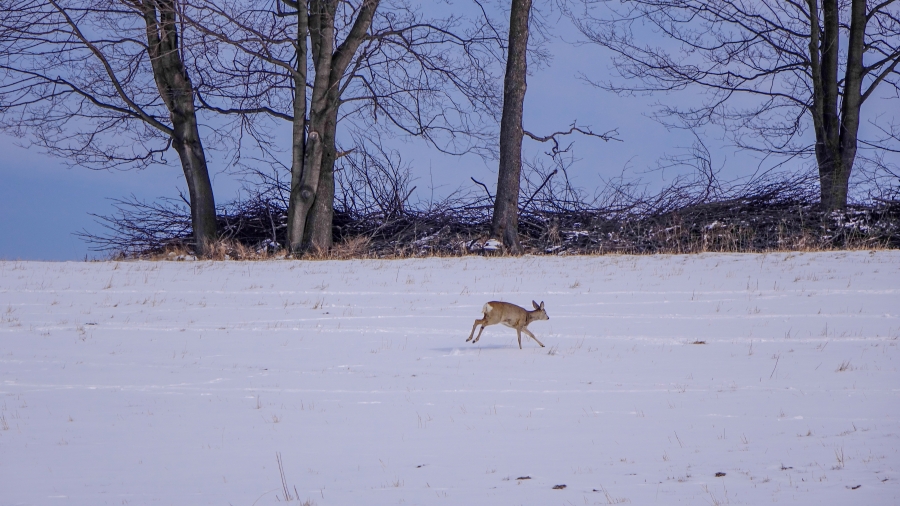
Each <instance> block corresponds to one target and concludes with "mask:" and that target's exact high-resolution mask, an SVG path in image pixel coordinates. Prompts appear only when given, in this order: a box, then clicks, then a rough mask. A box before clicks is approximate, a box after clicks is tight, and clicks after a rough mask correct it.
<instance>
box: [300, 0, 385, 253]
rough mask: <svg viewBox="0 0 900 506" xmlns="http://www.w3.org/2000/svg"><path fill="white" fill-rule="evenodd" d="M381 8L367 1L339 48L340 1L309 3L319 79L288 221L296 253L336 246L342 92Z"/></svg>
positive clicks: (377, 1) (312, 40)
mask: <svg viewBox="0 0 900 506" xmlns="http://www.w3.org/2000/svg"><path fill="white" fill-rule="evenodd" d="M379 3H380V0H365V1H364V2H363V3H362V5H361V6H360V8H359V10H358V14H357V16H356V20H354V22H353V27H352V28H351V29H350V31H349V33H348V34H347V37H346V38H345V39H344V41H343V42H342V43H341V44H340V46H338V47H337V48H336V49H335V47H334V44H335V27H334V21H335V20H334V17H335V12H336V9H337V4H338V0H310V2H309V37H310V42H311V43H312V58H313V66H314V68H315V72H316V75H315V79H314V80H313V90H312V99H311V101H310V108H309V134H308V143H307V146H306V154H305V161H304V164H303V170H302V171H301V174H300V176H299V181H298V183H297V184H293V181H292V191H291V200H290V202H289V204H288V216H289V217H290V219H291V220H293V221H292V222H291V223H292V227H291V228H290V230H291V231H292V236H291V240H290V248H291V250H292V252H294V253H300V252H303V251H305V250H308V249H314V250H316V251H327V250H328V248H330V247H331V226H332V215H333V206H334V202H333V200H334V153H335V141H334V137H335V129H336V121H337V116H338V108H339V107H340V94H339V89H340V84H341V79H343V77H344V73H345V72H346V70H347V67H348V65H349V64H350V62H351V61H352V59H353V57H354V55H355V54H356V50H357V49H359V46H360V44H362V42H363V40H364V39H365V36H366V32H368V30H369V27H370V26H371V24H372V18H373V17H374V15H375V10H376V9H377V8H378V5H379ZM293 177H294V176H293V174H292V179H293ZM320 187H321V190H320ZM295 188H296V191H295V190H294V189H295ZM320 197H321V199H322V201H321V202H319V200H320ZM298 239H299V244H298V242H297V240H298Z"/></svg>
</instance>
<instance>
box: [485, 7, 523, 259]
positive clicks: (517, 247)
mask: <svg viewBox="0 0 900 506" xmlns="http://www.w3.org/2000/svg"><path fill="white" fill-rule="evenodd" d="M530 17H531V0H512V3H511V6H510V13H509V46H508V49H507V57H506V76H505V78H504V81H503V116H502V118H501V120H500V168H499V171H498V175H497V198H496V199H495V200H494V215H493V218H492V220H491V237H492V238H494V239H497V240H499V241H501V242H502V243H503V246H504V247H505V248H506V250H507V251H508V252H510V253H512V254H514V255H519V254H521V253H522V245H521V244H519V225H518V224H519V185H520V180H521V173H522V138H523V137H524V135H525V133H524V129H523V126H522V110H523V108H524V104H525V89H526V88H527V83H526V75H527V72H528V68H527V67H528V61H527V53H528V21H529V19H530Z"/></svg>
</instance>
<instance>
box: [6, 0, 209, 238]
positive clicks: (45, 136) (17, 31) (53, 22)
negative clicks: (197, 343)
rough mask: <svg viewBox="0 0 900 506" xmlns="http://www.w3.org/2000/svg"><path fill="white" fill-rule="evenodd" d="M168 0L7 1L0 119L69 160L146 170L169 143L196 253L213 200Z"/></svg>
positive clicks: (174, 16) (172, 5)
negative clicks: (184, 185) (187, 204)
mask: <svg viewBox="0 0 900 506" xmlns="http://www.w3.org/2000/svg"><path fill="white" fill-rule="evenodd" d="M183 51H184V47H183V46H182V42H181V38H180V37H179V13H178V6H177V4H176V3H175V1H174V0H118V1H117V0H98V1H93V2H85V1H79V0H48V1H35V0H28V1H17V2H8V1H5V0H4V1H3V2H2V5H0V55H2V60H0V70H2V71H3V78H2V81H0V126H2V127H3V128H4V129H6V130H7V131H10V132H12V133H13V134H14V135H18V136H28V137H29V138H30V139H31V140H32V142H33V144H36V145H38V146H40V147H42V148H44V149H46V150H47V151H48V152H50V153H52V154H54V155H56V156H60V157H63V158H64V159H65V160H66V162H67V163H70V164H72V165H83V166H88V167H100V168H109V167H146V166H148V165H151V164H155V163H165V158H164V154H165V152H166V151H168V149H170V148H171V149H174V150H175V152H176V153H177V154H178V157H179V159H180V161H181V167H182V169H183V171H184V176H185V180H186V181H187V186H188V192H189V195H190V204H191V223H192V226H193V234H194V242H195V245H196V248H197V251H198V253H200V254H205V253H206V251H207V249H208V247H209V246H210V244H211V243H212V242H213V241H214V240H215V238H216V216H215V201H214V198H213V193H212V185H211V184H210V179H209V172H208V169H207V163H206V157H205V153H204V148H203V143H202V141H201V136H200V132H199V128H198V123H197V114H196V111H195V108H194V94H193V84H192V83H191V80H190V77H189V76H188V72H187V70H186V68H185V65H184V59H183Z"/></svg>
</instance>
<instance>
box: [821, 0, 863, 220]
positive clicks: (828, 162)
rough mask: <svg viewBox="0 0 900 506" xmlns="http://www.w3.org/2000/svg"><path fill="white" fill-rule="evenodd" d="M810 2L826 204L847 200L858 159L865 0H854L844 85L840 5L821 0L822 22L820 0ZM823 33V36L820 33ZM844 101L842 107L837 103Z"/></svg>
mask: <svg viewBox="0 0 900 506" xmlns="http://www.w3.org/2000/svg"><path fill="white" fill-rule="evenodd" d="M807 5H808V6H809V8H810V29H811V30H810V31H811V34H810V43H809V46H810V62H811V71H812V80H813V107H812V111H811V112H812V116H813V125H814V129H815V133H816V162H817V164H818V167H819V189H820V201H821V205H822V210H823V211H824V212H830V211H833V210H838V209H844V208H845V207H846V206H847V195H848V193H849V187H850V173H851V172H852V170H853V163H854V161H855V159H856V150H857V144H858V134H859V118H860V109H861V107H862V102H863V100H862V78H863V76H864V75H865V69H864V67H863V52H864V51H865V47H864V43H865V31H866V24H867V19H866V1H865V0H853V2H852V5H851V12H850V36H849V41H848V48H847V61H846V72H845V74H844V80H843V81H844V82H843V84H844V89H843V93H841V89H840V84H841V83H840V82H839V81H838V69H839V57H840V41H839V34H840V6H839V5H838V2H837V0H822V22H823V23H822V24H823V29H821V30H820V28H819V11H818V0H807ZM820 34H821V36H820ZM838 104H840V110H839V109H838V107H839V105H838Z"/></svg>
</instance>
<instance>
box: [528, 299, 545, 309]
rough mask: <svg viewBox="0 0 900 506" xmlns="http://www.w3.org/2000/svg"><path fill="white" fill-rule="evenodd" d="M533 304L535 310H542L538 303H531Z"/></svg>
mask: <svg viewBox="0 0 900 506" xmlns="http://www.w3.org/2000/svg"><path fill="white" fill-rule="evenodd" d="M531 304H532V305H533V306H534V308H535V309H540V308H541V306H538V303H537V302H535V301H531ZM541 304H543V302H541Z"/></svg>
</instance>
